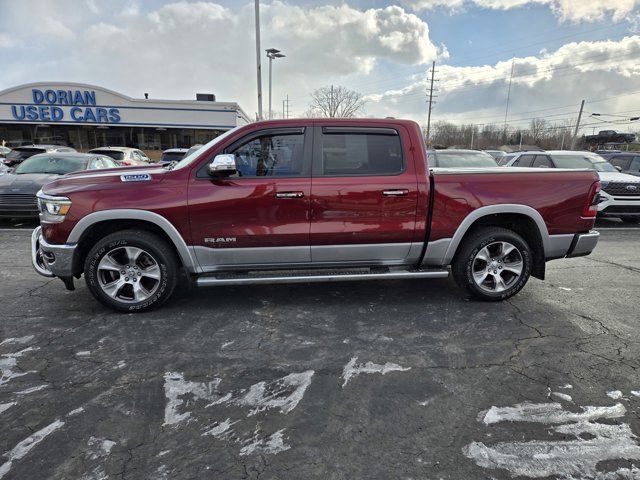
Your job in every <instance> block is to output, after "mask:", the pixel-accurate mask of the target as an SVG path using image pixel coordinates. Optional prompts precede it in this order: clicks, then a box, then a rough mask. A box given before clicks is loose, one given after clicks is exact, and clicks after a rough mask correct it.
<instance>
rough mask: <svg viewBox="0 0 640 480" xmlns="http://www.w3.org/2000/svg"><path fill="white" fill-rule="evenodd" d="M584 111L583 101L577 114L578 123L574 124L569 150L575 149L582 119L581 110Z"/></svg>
mask: <svg viewBox="0 0 640 480" xmlns="http://www.w3.org/2000/svg"><path fill="white" fill-rule="evenodd" d="M583 109H584V100H582V103H581V104H580V112H579V113H578V121H577V122H576V129H575V131H574V132H573V138H572V139H571V150H575V149H576V140H577V139H578V129H579V128H580V120H581V119H582V110H583Z"/></svg>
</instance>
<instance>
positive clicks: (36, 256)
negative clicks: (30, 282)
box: [31, 227, 76, 278]
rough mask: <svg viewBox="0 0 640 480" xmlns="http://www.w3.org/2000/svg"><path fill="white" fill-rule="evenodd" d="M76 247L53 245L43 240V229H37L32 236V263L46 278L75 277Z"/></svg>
mask: <svg viewBox="0 0 640 480" xmlns="http://www.w3.org/2000/svg"><path fill="white" fill-rule="evenodd" d="M75 251H76V246H75V245H51V244H48V243H47V242H46V240H45V239H44V238H42V228H41V227H37V228H36V229H35V230H34V231H33V233H32V234H31V263H32V264H33V268H34V269H35V270H36V272H38V273H39V274H40V275H42V276H45V277H60V278H71V277H73V256H74V254H75Z"/></svg>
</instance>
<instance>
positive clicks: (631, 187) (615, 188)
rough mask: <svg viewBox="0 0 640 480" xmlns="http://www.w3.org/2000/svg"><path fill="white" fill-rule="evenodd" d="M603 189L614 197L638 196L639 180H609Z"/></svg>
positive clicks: (639, 192) (639, 191)
mask: <svg viewBox="0 0 640 480" xmlns="http://www.w3.org/2000/svg"><path fill="white" fill-rule="evenodd" d="M603 190H604V191H605V192H607V193H608V194H609V195H613V196H616V197H621V196H627V197H633V196H635V197H640V182H636V183H634V182H610V183H609V184H608V185H607V186H605V187H604V188H603Z"/></svg>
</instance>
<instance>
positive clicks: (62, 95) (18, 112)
mask: <svg viewBox="0 0 640 480" xmlns="http://www.w3.org/2000/svg"><path fill="white" fill-rule="evenodd" d="M145 97H146V95H145ZM197 98H198V99H204V100H156V99H148V98H144V99H137V98H131V97H128V96H126V95H123V94H121V93H117V92H114V91H112V90H108V89H106V88H103V87H99V86H96V85H87V84H80V83H71V82H63V83H30V84H26V85H20V86H17V87H14V88H9V89H7V90H4V91H0V144H1V143H2V141H4V142H5V143H6V144H7V145H8V146H18V145H24V144H31V143H39V144H59V145H69V146H72V147H74V148H76V149H78V150H88V149H91V148H96V147H102V146H126V147H136V148H140V149H144V150H164V149H167V148H175V147H184V148H188V147H190V146H192V145H194V144H197V143H206V142H208V141H209V140H211V139H213V138H215V137H217V136H218V135H220V134H221V133H223V132H225V131H227V130H229V129H231V128H234V127H236V126H238V125H244V124H246V123H248V122H249V121H250V119H249V117H248V116H247V115H246V114H245V113H244V111H242V109H241V108H240V106H239V105H238V104H237V103H233V102H216V101H215V99H214V96H213V95H202V94H198V96H197Z"/></svg>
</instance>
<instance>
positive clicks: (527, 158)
mask: <svg viewBox="0 0 640 480" xmlns="http://www.w3.org/2000/svg"><path fill="white" fill-rule="evenodd" d="M505 167H534V168H535V167H538V168H571V169H575V168H589V169H591V170H595V171H596V172H598V175H599V176H600V182H601V183H602V188H601V191H600V203H599V204H598V216H600V217H617V218H620V219H621V220H622V221H623V222H625V223H637V222H639V221H640V177H636V176H633V175H627V174H626V173H620V172H619V171H618V170H617V169H616V167H614V166H613V165H611V164H610V163H609V162H607V161H606V160H605V159H604V158H602V157H601V156H600V155H597V154H595V153H591V152H582V151H571V150H550V151H531V152H520V153H519V154H518V155H516V156H515V157H514V158H513V159H511V160H510V161H509V162H508V163H507V164H506V165H505Z"/></svg>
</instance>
